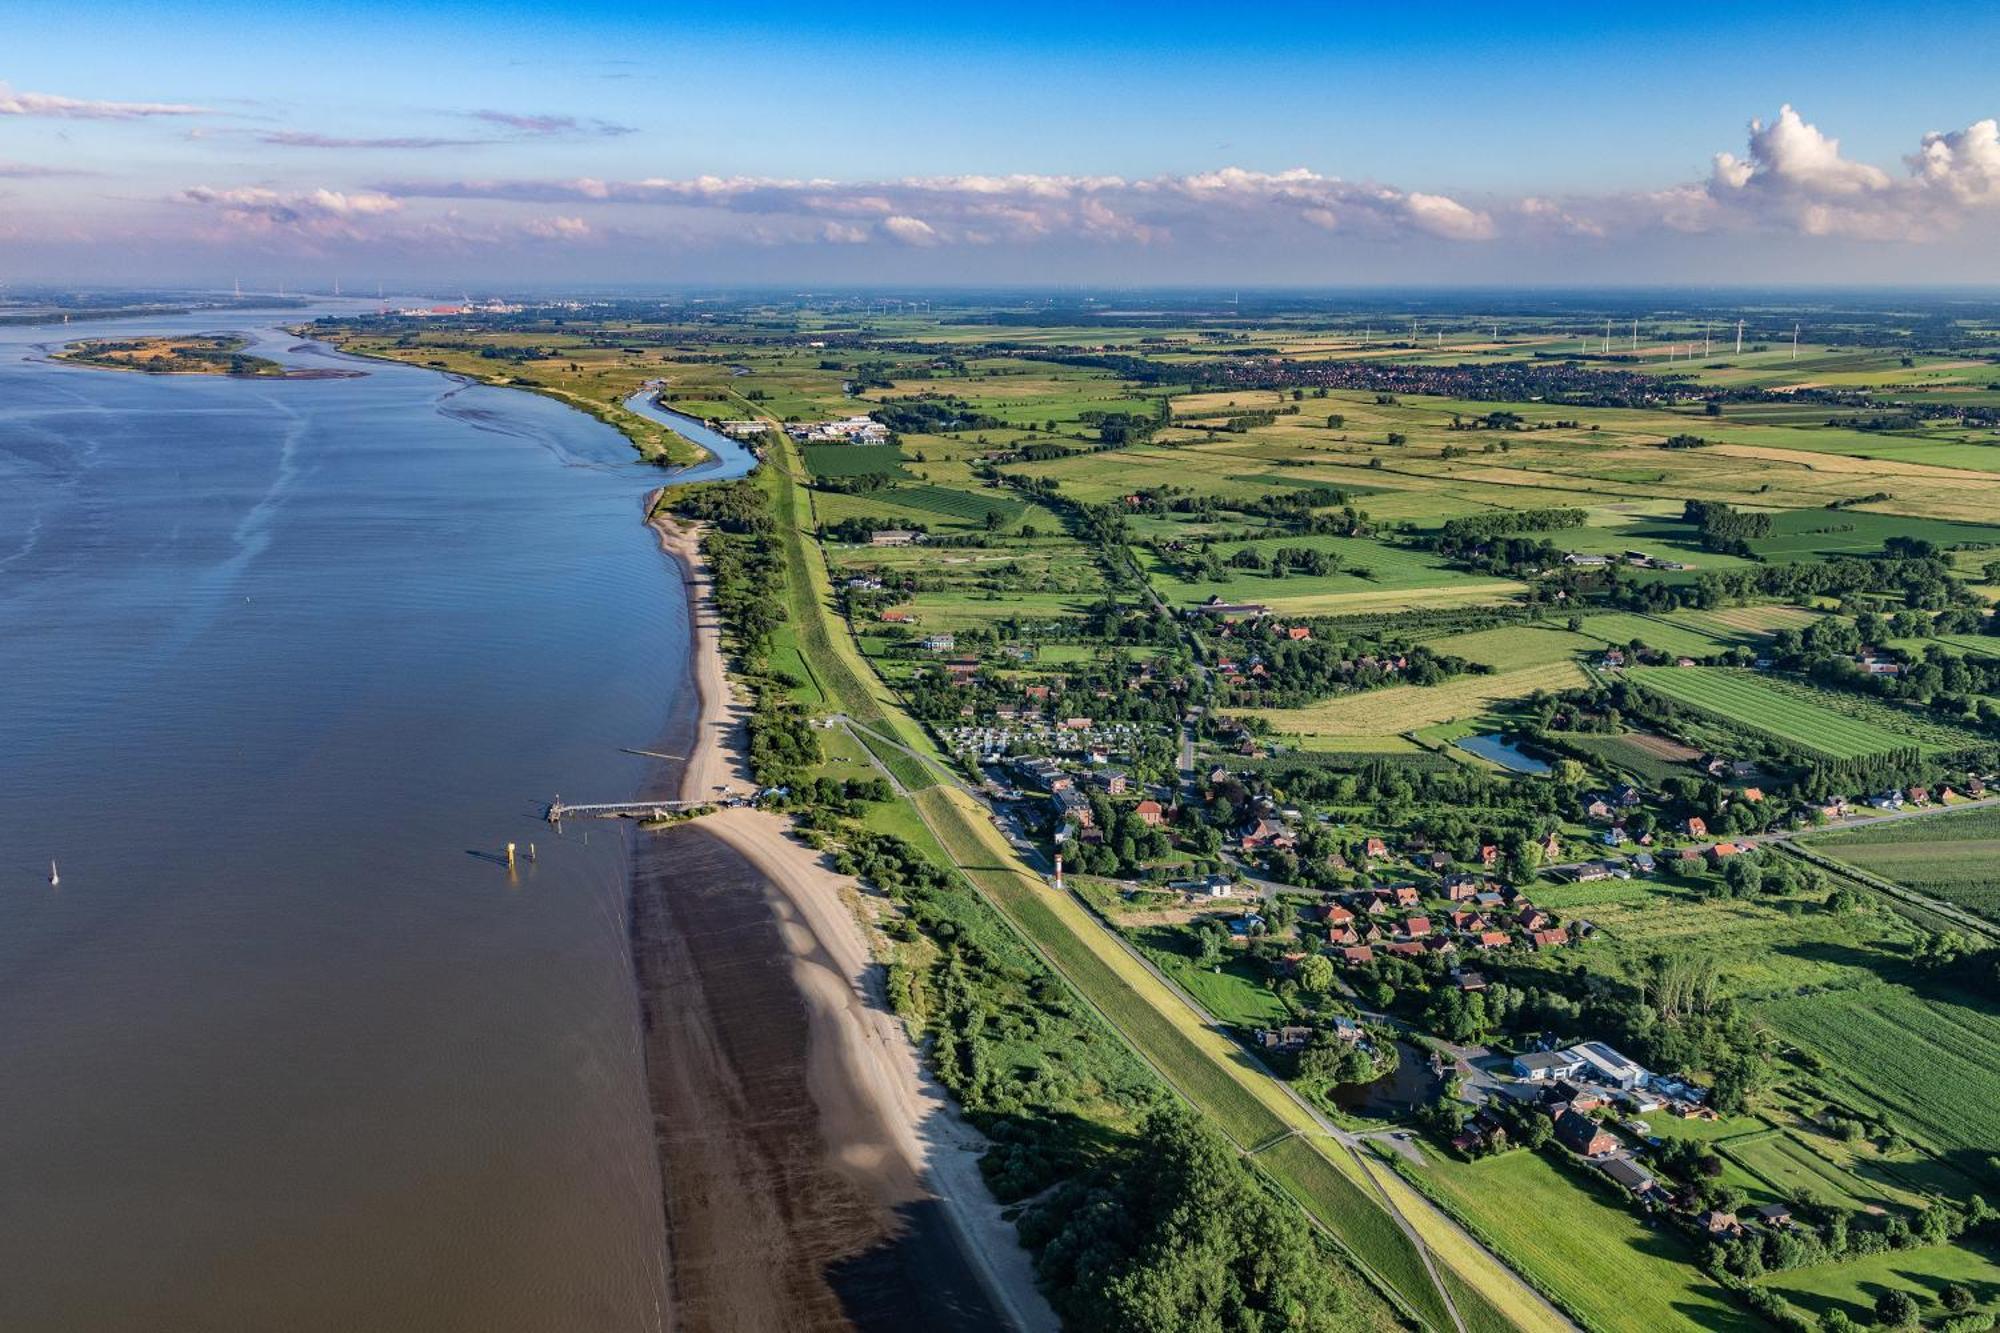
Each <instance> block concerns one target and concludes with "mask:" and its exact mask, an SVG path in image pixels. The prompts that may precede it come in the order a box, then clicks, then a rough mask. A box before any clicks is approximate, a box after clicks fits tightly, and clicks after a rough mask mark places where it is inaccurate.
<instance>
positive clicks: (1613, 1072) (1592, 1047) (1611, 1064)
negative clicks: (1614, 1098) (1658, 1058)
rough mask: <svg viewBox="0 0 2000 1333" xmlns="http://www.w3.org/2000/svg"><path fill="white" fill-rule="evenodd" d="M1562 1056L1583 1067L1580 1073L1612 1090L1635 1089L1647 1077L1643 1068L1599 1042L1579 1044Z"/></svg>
mask: <svg viewBox="0 0 2000 1333" xmlns="http://www.w3.org/2000/svg"><path fill="white" fill-rule="evenodd" d="M1563 1054H1564V1055H1566V1056H1569V1057H1571V1058H1572V1059H1574V1060H1576V1061H1577V1062H1579V1063H1580V1064H1581V1065H1582V1066H1583V1070H1582V1072H1584V1073H1587V1074H1588V1075H1590V1076H1591V1077H1592V1078H1595V1079H1596V1080H1597V1081H1598V1082H1600V1083H1608V1084H1610V1085H1611V1086H1612V1087H1614V1088H1636V1087H1638V1086H1639V1085H1640V1084H1641V1083H1643V1082H1645V1081H1646V1079H1647V1077H1648V1074H1647V1071H1646V1068H1645V1066H1643V1065H1641V1064H1639V1063H1638V1062H1637V1061H1635V1060H1630V1059H1627V1058H1626V1057H1625V1056H1623V1055H1620V1054H1619V1053H1618V1052H1617V1051H1614V1050H1612V1049H1611V1048H1610V1047H1609V1046H1606V1045H1605V1044H1604V1043H1603V1042H1601V1041H1586V1042H1581V1043H1579V1044H1577V1045H1575V1046H1572V1047H1570V1048H1569V1049H1568V1050H1567V1051H1564V1052H1563Z"/></svg>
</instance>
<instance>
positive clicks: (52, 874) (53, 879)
mask: <svg viewBox="0 0 2000 1333" xmlns="http://www.w3.org/2000/svg"><path fill="white" fill-rule="evenodd" d="M60 883H62V876H61V875H60V874H58V873H57V872H56V863H55V859H54V858H53V857H51V858H50V860H49V884H50V885H51V886H54V885H57V884H60Z"/></svg>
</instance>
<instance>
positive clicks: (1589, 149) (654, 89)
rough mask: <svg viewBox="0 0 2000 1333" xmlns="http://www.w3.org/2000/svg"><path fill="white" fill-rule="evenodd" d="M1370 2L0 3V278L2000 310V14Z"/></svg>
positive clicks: (1942, 9) (1953, 8) (1943, 9)
mask: <svg viewBox="0 0 2000 1333" xmlns="http://www.w3.org/2000/svg"><path fill="white" fill-rule="evenodd" d="M1389 8H1390V7H1387V6H1380V5H1369V6H1352V7H1349V6H1331V5H1321V6H1284V5H1276V6H1272V5H1266V6H1260V7H1254V8H1252V7H1245V6H1216V5H1202V6H1196V5H1185V4H1175V3H1161V4H1151V5H1147V6H1144V7H1136V6H1119V7H1112V6H1102V5H1089V4H1068V5H1055V4H1041V3H1030V4H1019V5H1009V6H977V7H969V6H946V5H935V4H933V5H916V4H892V5H870V6H866V7H852V6H826V5H820V6H801V5H790V4H766V5H736V6H722V5H672V4H665V5H663V4H589V3H584V4H562V5H558V4H549V3H541V4H517V3H513V2H512V0H498V2H497V3H494V2H488V3H480V4H476V5H475V4H458V3H428V4H427V3H422V0H409V2H408V3H403V4H383V3H375V2H373V0H364V2H363V3H344V4H342V5H340V6H338V7H320V8H314V7H305V6H285V7H265V8H263V9H258V10H252V9H249V8H247V7H229V8H227V9H223V8H220V7H213V6H194V5H185V4H161V3H155V4H151V5H144V6H141V5H133V4H127V3H123V2H122V0H109V2H107V3H98V4H94V5H91V6H87V7H77V6H73V5H56V4H49V3H44V2H43V0H12V3H10V4H9V6H8V22H7V40H6V44H5V47H4V48H0V85H4V87H5V89H6V90H7V93H11V94H13V100H12V101H11V102H10V101H9V99H8V96H7V93H0V278H4V279H7V280H11V281H16V282H19V281H26V280H29V279H31V278H32V277H34V276H36V274H37V273H40V274H42V275H46V276H51V277H54V276H61V277H66V278H81V277H86V276H90V275H92V274H98V275H102V276H104V277H106V278H113V279H119V280H129V279H131V278H133V277H137V276H144V275H145V274H148V273H150V274H153V275H156V276H159V277H162V278H172V279H174V280H202V279H204V278H209V279H219V278H220V277H222V276H225V274H226V273H227V272H229V271H237V270H242V271H258V270H262V271H268V272H271V273H276V272H277V271H278V270H280V269H285V268H288V267H289V268H291V269H293V270H294V271H295V272H296V273H297V274H300V275H303V274H305V273H306V272H307V271H308V270H309V269H312V268H314V267H322V268H324V267H339V268H346V269H349V270H350V271H351V272H354V273H359V272H361V271H362V270H364V269H370V268H372V269H374V270H376V271H377V272H378V273H381V274H383V275H384V276H387V277H392V278H401V277H405V276H416V275H421V274H435V275H437V276H438V277H439V278H440V280H445V279H449V280H452V281H498V280H500V279H502V278H505V277H507V276H509V275H517V274H519V273H520V272H521V271H522V263H523V261H524V260H525V259H532V261H533V264H534V271H535V272H536V273H537V274H538V275H540V276H542V277H545V278H546V279H547V280H548V281H551V282H560V281H564V280H586V279H588V280H600V281H601V280H615V279H616V278H617V277H618V276H619V275H620V274H623V273H632V272H634V270H635V269H637V268H643V269H644V270H645V274H644V276H646V277H647V278H649V279H651V280H656V281H673V282H688V281H697V280H702V279H714V280H718V281H729V282H740V281H748V280H756V279H760V278H761V279H763V280H768V281H774V282H793V281H825V280H855V281H887V280H901V279H908V280H912V281H952V280H961V281H967V282H977V281H991V280H995V279H1000V280H1007V281H1024V282H1032V281H1037V280H1050V281H1076V280H1079V279H1087V278H1092V277H1096V278H1098V279H1099V280H1102V281H1106V282H1144V281H1178V280H1191V281H1212V282H1224V283H1226V282H1230V281H1245V282H1273V281H1277V282H1283V281H1298V282H1352V281H1424V280H1436V281H1482V280H1484V281H1505V280H1514V279H1520V280H1563V279H1565V278H1570V279H1574V280H1590V281H1604V280H1618V279H1621V278H1623V279H1625V280H1629V281H1704V280H1708V281H1724V282H1727V281H1759V280H1766V279H1776V280H1782V281H1800V282H1809V281H1832V280H1842V281H1852V280H1856V279H1857V278H1858V279H1861V280H1878V281H1885V282H1888V281H1904V280H1916V281H1945V280H1953V279H1962V280H1967V281H1977V282H1990V281H1995V280H2000V266H1996V261H1995V260H1994V259H1992V258H1990V257H1989V256H1990V255H1992V254H1993V253H1994V247H1993V245H1992V241H1993V240H1994V239H1995V220H1996V218H2000V149H1995V150H1993V152H1989V146H1988V143H1987V138H1986V136H1985V135H1984V133H1983V132H1982V131H1980V130H1979V128H1978V127H1979V126H1980V125H1981V123H1982V122H1984V121H1986V120H1988V119H1990V118H1991V117H1993V116H1995V115H2000V88H1996V81H1995V80H1994V79H1993V78H1992V77H1991V73H1990V70H1991V64H1992V59H1991V58H1992V56H1993V54H1994V53H1995V52H1996V51H2000V43H1996V40H1995V39H1996V38H2000V7H1996V6H1991V5H1985V6H1974V5H1949V4H1946V5H1927V6H1925V7H1924V9H1923V10H1922V12H1921V16H1920V17H1919V16H1913V15H1907V14H1896V13H1891V12H1887V11H1888V10H1889V8H1890V7H1887V6H1880V5H1875V6H1865V5H1843V4H1821V5H1811V6H1808V5H1794V4H1779V3H1766V4H1761V5H1758V6H1755V7H1747V6H1710V5H1699V4H1685V5H1668V6H1647V7H1625V8H1627V9H1631V8H1638V9H1640V10H1641V11H1642V12H1637V13H1631V12H1617V13H1607V12H1605V11H1606V10H1607V9H1609V8H1612V7H1605V6H1601V5H1599V6H1588V7H1586V6H1567V5H1564V6H1558V5H1536V4H1515V5H1506V6H1496V5H1490V4H1488V5H1457V4H1430V5H1426V6H1411V7H1404V11H1405V12H1387V11H1388V10H1389ZM336 10H337V12H330V11H336ZM30 94H32V95H33V96H28V95H30ZM1785 106H1791V107H1795V108H1797V111H1796V114H1795V116H1790V117H1785V118H1782V119H1781V111H1780V109H1781V107H1785ZM1753 119H1758V120H1760V121H1762V122H1764V124H1765V125H1767V126H1769V125H1771V124H1773V123H1774V122H1776V123H1778V124H1779V125H1780V127H1781V128H1780V132H1778V133H1776V134H1768V135H1765V136H1763V137H1762V138H1761V140H1758V141H1753V139H1752V136H1751V133H1750V131H1749V129H1748V125H1749V122H1751V121H1752V120H1753ZM1926 134H1938V135H1945V136H1956V137H1951V138H1946V139H1942V140H1938V141H1934V142H1933V143H1932V144H1931V145H1929V146H1926V144H1925V138H1924V136H1925V135H1926ZM1828 140H1838V152H1837V153H1830V152H1829V151H1828V150H1827V148H1826V147H1825V145H1826V141H1828ZM1760 143H1761V147H1760V146H1759V144H1760ZM1940 145H1941V146H1940ZM1719 153H1727V154H1730V155H1731V158H1732V159H1733V160H1735V161H1736V162H1737V163H1739V164H1744V165H1742V166H1741V167H1740V169H1739V168H1729V169H1726V170H1725V169H1723V168H1719V167H1718V165H1717V158H1716V155H1717V154H1719ZM1919 153H1925V154H1928V159H1927V162H1926V170H1925V171H1917V170H1915V169H1913V167H1912V166H1911V165H1910V164H1909V163H1908V162H1907V161H1906V159H1909V158H1911V157H1912V156H1913V155H1917V154H1919ZM1229 169H1235V174H1228V175H1225V174H1222V173H1225V172H1227V171H1228V170H1229ZM1301 172H1303V174H1300V173H1301ZM1871 173H1874V174H1871ZM1739 177H1740V179H1738V178H1739ZM703 180H707V181H709V182H711V183H710V184H709V185H707V186H702V187H696V186H695V185H694V184H693V183H695V182H700V181H703ZM578 182H583V183H584V184H581V185H579V184H577V183H578ZM714 182H726V183H728V184H727V187H726V188H724V187H722V186H719V185H717V184H714ZM911 182H918V183H919V184H917V185H914V186H913V185H911V184H910V183H911ZM807 183H811V184H810V187H809V186H808V184H807ZM1989 196H1991V197H1989ZM1438 201H1443V202H1438ZM1802 238H1803V241H1802ZM635 276H637V275H636V274H635ZM294 280H295V281H304V280H305V278H304V277H303V276H298V277H295V278H294Z"/></svg>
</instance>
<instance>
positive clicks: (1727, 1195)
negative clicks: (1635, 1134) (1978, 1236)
mask: <svg viewBox="0 0 2000 1333" xmlns="http://www.w3.org/2000/svg"><path fill="white" fill-rule="evenodd" d="M1672 1146H1673V1147H1675V1148H1678V1149H1682V1150H1686V1149H1696V1151H1693V1152H1688V1151H1681V1152H1676V1153H1672V1154H1668V1153H1664V1152H1663V1153H1662V1156H1661V1165H1662V1166H1666V1165H1668V1159H1669V1157H1671V1158H1672V1164H1673V1165H1674V1166H1675V1167H1686V1168H1691V1171H1690V1174H1689V1175H1687V1176H1684V1177H1683V1178H1684V1179H1688V1180H1690V1183H1691V1186H1692V1188H1693V1189H1694V1190H1695V1191H1696V1194H1697V1197H1698V1198H1699V1199H1700V1200H1701V1204H1700V1206H1702V1207H1704V1208H1714V1209H1716V1210H1718V1211H1720V1212H1725V1213H1733V1212H1736V1211H1737V1210H1738V1209H1740V1208H1742V1207H1743V1205H1744V1203H1745V1201H1746V1200H1745V1196H1744V1194H1743V1191H1742V1190H1740V1189H1737V1188H1736V1187H1735V1186H1733V1185H1723V1184H1719V1183H1717V1181H1716V1179H1715V1176H1716V1175H1717V1174H1719V1173H1720V1171H1721V1167H1722V1163H1721V1161H1720V1160H1719V1159H1717V1158H1716V1157H1715V1155H1714V1154H1713V1153H1711V1152H1708V1151H1707V1150H1705V1149H1697V1148H1696V1145H1694V1144H1690V1143H1686V1142H1680V1143H1676V1144H1673V1145H1672ZM1676 1174H1680V1173H1679V1171H1676ZM1801 1204H1802V1207H1801V1208H1800V1209H1799V1210H1797V1211H1796V1212H1795V1213H1794V1216H1793V1221H1792V1225H1791V1226H1789V1227H1775V1228H1771V1229H1769V1230H1765V1231H1763V1232H1761V1233H1758V1234H1750V1235H1744V1236H1740V1237H1737V1238H1735V1239H1732V1240H1726V1241H1719V1242H1716V1243H1715V1244H1712V1245H1710V1246H1709V1248H1708V1252H1707V1254H1706V1256H1705V1265H1704V1266H1705V1267H1707V1268H1708V1270H1709V1271H1710V1272H1712V1273H1715V1274H1716V1275H1718V1276H1720V1275H1722V1274H1729V1275H1730V1276H1733V1277H1738V1278H1744V1279H1749V1278H1756V1277H1762V1276H1763V1275H1764V1274H1766V1273H1780V1272H1783V1271H1785V1270H1786V1269H1790V1268H1806V1267H1810V1266H1812V1265H1814V1264H1826V1263H1839V1262H1841V1261H1843V1260H1848V1259H1865V1258H1868V1257H1869V1256H1871V1255H1876V1254H1887V1253H1890V1252H1892V1251H1896V1250H1910V1249H1916V1248H1918V1247H1920V1246H1924V1245H1944V1244H1948V1243H1950V1242H1952V1241H1955V1240H1957V1239H1959V1238H1960V1237H1961V1236H1964V1235H1966V1234H1967V1233H1970V1232H1979V1231H1984V1230H1986V1229H1988V1228H1990V1227H1991V1226H1992V1224H1993V1222H1994V1220H1995V1219H1996V1217H2000V1214H1996V1213H1994V1211H1993V1210H1992V1209H1991V1208H1990V1207H1988V1206H1987V1204H1986V1201H1985V1200H1984V1199H1982V1198H1980V1197H1979V1196H1978V1195H1974V1196H1973V1197H1972V1198H1971V1199H1970V1200H1969V1201H1968V1202H1967V1203H1965V1204H1963V1205H1960V1204H1956V1203H1953V1202H1952V1201H1951V1200H1949V1199H1939V1200H1936V1201H1934V1202H1932V1203H1931V1204H1930V1205H1929V1206H1928V1207H1926V1208H1924V1210H1923V1211H1922V1212H1919V1213H1918V1214H1917V1215H1916V1217H1915V1219H1914V1221H1913V1220H1912V1219H1911V1218H1909V1217H1907V1216H1905V1215H1903V1214H1902V1213H1884V1214H1881V1215H1880V1216H1870V1215H1868V1214H1865V1213H1852V1212H1848V1211H1846V1210H1844V1209H1837V1208H1822V1207H1819V1206H1817V1205H1815V1204H1813V1203H1812V1202H1811V1201H1810V1200H1801ZM1808 1217H1810V1218H1811V1220H1808ZM1946 1308H1947V1309H1949V1308H1951V1307H1950V1305H1947V1306H1946ZM1964 1308H1966V1307H1964V1306H1960V1307H1959V1309H1960V1311H1961V1312H1962V1311H1963V1310H1964Z"/></svg>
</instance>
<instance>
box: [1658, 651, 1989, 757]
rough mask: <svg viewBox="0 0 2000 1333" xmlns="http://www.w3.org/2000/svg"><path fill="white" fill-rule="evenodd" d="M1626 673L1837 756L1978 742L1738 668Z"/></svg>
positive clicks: (1851, 698)
mask: <svg viewBox="0 0 2000 1333" xmlns="http://www.w3.org/2000/svg"><path fill="white" fill-rule="evenodd" d="M1626 676H1627V677H1628V678H1629V679H1630V680H1632V681H1633V682H1634V683H1635V684H1637V685H1640V686H1642V687H1644V688H1645V689H1648V690H1653V691H1655V692H1657V693H1659V694H1661V695H1663V696H1665V697H1666V698H1668V699H1671V700H1673V701H1674V702H1676V703H1680V704H1685V705H1688V706H1689V707H1692V708H1694V709H1696V710H1697V711H1699V712H1703V713H1706V714H1708V715H1709V716H1711V717H1715V718H1718V719H1721V720H1723V721H1726V722H1730V723H1733V724H1735V725H1737V726H1742V727H1746V728H1749V729H1751V730H1754V731H1760V732H1763V733H1764V734H1766V735H1769V736H1774V737H1776V738H1777V739H1779V740H1781V741H1785V742H1787V743H1788V744H1791V745H1794V746H1797V747H1798V748H1800V749H1803V750H1807V751H1812V752H1815V753H1818V754H1822V755H1826V756H1829V757H1831V758H1834V759H1855V758H1860V757H1862V756H1865V755H1871V754H1887V753H1889V752H1890V751H1893V750H1897V749H1902V748H1906V747H1910V746H1914V747H1916V748H1917V749H1918V750H1920V751H1923V752H1926V753H1940V752H1945V751H1950V750H1953V749H1957V748H1960V747H1962V746H1965V745H1968V744H1973V743H1976V741H1977V737H1975V736H1973V735H1972V734H1971V733H1969V732H1965V731H1961V730H1959V729H1958V728H1955V727H1949V726H1944V725H1941V724H1939V723H1936V722H1931V721H1929V720H1927V719H1924V718H1922V717H1918V716H1916V715H1914V714H1909V713H1903V712H1900V711H1898V710H1896V709H1893V708H1890V707H1888V706H1886V705H1883V704H1879V703H1876V702H1874V701H1873V700H1870V699H1864V698H1861V697H1859V696H1855V695H1846V694H1836V693H1834V692H1833V691H1830V690H1821V689H1818V688H1816V687H1814V686H1811V685H1807V684H1804V683H1802V682H1798V681H1792V680H1786V679H1783V678H1780V677H1776V676H1768V675H1759V674H1757V673H1754V672H1750V671H1745V670H1740V669H1737V668H1731V667H1633V668H1631V669H1630V670H1628V671H1627V672H1626Z"/></svg>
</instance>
